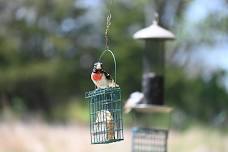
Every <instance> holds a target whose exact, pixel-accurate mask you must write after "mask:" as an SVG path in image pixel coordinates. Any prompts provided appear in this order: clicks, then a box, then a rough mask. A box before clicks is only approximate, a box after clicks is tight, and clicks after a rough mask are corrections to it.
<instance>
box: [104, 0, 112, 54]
mask: <svg viewBox="0 0 228 152" xmlns="http://www.w3.org/2000/svg"><path fill="white" fill-rule="evenodd" d="M112 3H113V2H112V0H110V3H109V4H108V16H107V18H106V29H105V48H106V50H109V39H108V32H109V30H110V26H111V24H112V23H111V19H112V13H111V6H112Z"/></svg>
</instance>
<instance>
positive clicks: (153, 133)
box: [132, 128, 168, 152]
mask: <svg viewBox="0 0 228 152" xmlns="http://www.w3.org/2000/svg"><path fill="white" fill-rule="evenodd" d="M132 134H133V139H132V152H167V139H168V130H165V129H152V128H133V129H132Z"/></svg>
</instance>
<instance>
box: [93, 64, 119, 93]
mask: <svg viewBox="0 0 228 152" xmlns="http://www.w3.org/2000/svg"><path fill="white" fill-rule="evenodd" d="M91 80H92V81H93V83H94V84H95V86H96V87H97V88H102V89H104V88H109V87H112V88H114V87H119V85H118V84H116V83H115V81H114V80H113V79H112V77H111V75H110V74H108V73H107V72H105V71H104V69H103V66H102V63H101V62H96V63H95V64H94V67H93V71H92V73H91Z"/></svg>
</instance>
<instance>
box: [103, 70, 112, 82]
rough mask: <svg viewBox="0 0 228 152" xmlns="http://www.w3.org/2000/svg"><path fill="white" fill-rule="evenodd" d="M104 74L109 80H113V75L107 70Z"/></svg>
mask: <svg viewBox="0 0 228 152" xmlns="http://www.w3.org/2000/svg"><path fill="white" fill-rule="evenodd" d="M104 75H105V77H106V78H107V79H108V80H112V77H111V75H110V74H108V73H107V72H105V71H104Z"/></svg>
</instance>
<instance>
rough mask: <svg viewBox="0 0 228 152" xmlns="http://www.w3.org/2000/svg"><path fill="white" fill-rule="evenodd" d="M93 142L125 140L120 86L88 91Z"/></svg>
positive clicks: (103, 142)
mask: <svg viewBox="0 0 228 152" xmlns="http://www.w3.org/2000/svg"><path fill="white" fill-rule="evenodd" d="M85 97H86V98H87V99H88V101H89V111H90V136H91V143H92V144H107V143H112V142H116V141H120V140H123V138H124V137H123V118H122V105H121V104H122V103H121V90H120V88H119V87H115V88H105V89H96V90H93V91H90V92H87V93H86V95H85Z"/></svg>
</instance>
